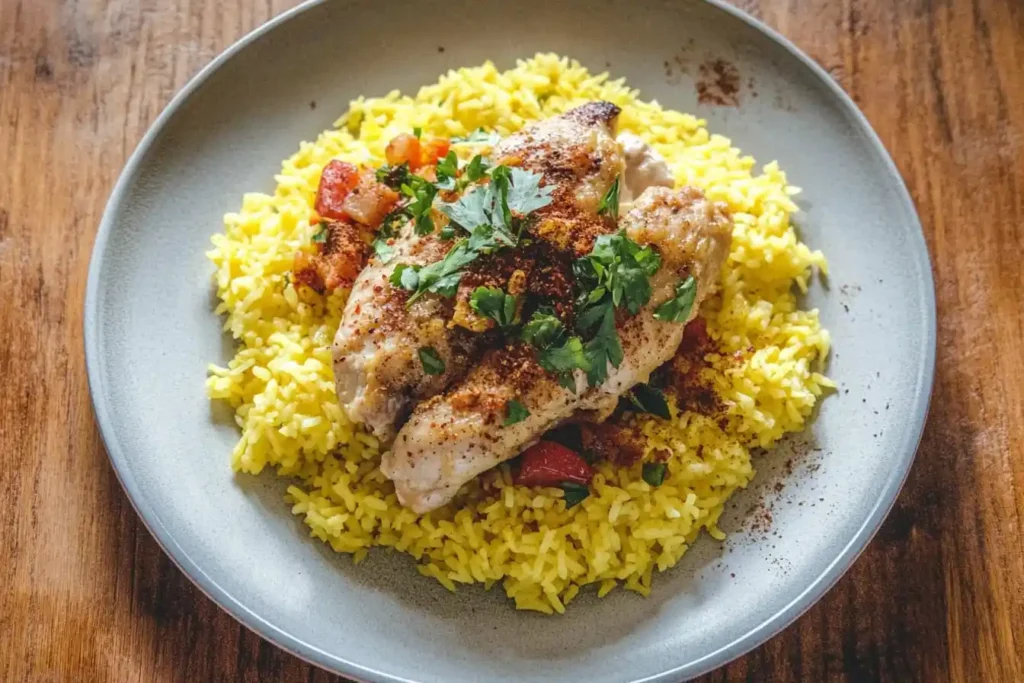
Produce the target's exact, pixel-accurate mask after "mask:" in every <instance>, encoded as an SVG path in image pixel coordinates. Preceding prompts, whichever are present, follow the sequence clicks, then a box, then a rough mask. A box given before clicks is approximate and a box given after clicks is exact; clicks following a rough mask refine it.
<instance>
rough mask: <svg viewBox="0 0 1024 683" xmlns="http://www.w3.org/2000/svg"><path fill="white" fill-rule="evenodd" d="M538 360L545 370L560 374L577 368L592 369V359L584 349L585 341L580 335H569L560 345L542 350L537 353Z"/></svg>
mask: <svg viewBox="0 0 1024 683" xmlns="http://www.w3.org/2000/svg"><path fill="white" fill-rule="evenodd" d="M537 362H538V363H539V364H540V366H541V367H542V368H544V369H545V370H547V371H549V372H554V373H557V374H560V375H561V374H563V373H571V372H572V371H573V370H576V369H579V370H587V371H589V370H590V360H589V359H588V358H587V356H586V354H585V353H584V351H583V342H582V341H581V340H580V338H579V337H569V338H568V339H567V340H565V343H563V344H561V345H560V346H552V347H549V348H547V349H543V350H541V352H540V353H538V354H537Z"/></svg>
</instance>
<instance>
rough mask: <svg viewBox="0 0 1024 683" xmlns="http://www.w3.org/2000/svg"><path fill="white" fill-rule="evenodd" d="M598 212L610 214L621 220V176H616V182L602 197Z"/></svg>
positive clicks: (614, 218)
mask: <svg viewBox="0 0 1024 683" xmlns="http://www.w3.org/2000/svg"><path fill="white" fill-rule="evenodd" d="M597 213H598V214H599V215H604V214H608V215H609V216H611V217H612V219H613V220H619V176H616V177H615V182H613V183H612V186H611V187H609V188H608V191H607V192H605V193H604V196H603V197H601V202H600V203H599V204H598V205H597Z"/></svg>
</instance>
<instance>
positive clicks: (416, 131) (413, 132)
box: [412, 126, 423, 140]
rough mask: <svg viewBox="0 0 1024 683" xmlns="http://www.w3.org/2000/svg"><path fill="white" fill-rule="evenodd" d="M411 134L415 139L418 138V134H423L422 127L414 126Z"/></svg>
mask: <svg viewBox="0 0 1024 683" xmlns="http://www.w3.org/2000/svg"><path fill="white" fill-rule="evenodd" d="M412 134H413V135H415V136H416V139H417V140H418V139H419V138H420V136H421V135H423V129H422V128H420V127H419V126H416V127H414V128H413V129H412Z"/></svg>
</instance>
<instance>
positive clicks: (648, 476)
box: [642, 462, 668, 486]
mask: <svg viewBox="0 0 1024 683" xmlns="http://www.w3.org/2000/svg"><path fill="white" fill-rule="evenodd" d="M666 469H668V466H667V465H666V464H665V463H663V462H645V463H644V466H643V473H642V476H643V478H644V481H646V482H647V483H648V484H650V485H651V486H661V484H662V483H663V482H664V481H665V470H666Z"/></svg>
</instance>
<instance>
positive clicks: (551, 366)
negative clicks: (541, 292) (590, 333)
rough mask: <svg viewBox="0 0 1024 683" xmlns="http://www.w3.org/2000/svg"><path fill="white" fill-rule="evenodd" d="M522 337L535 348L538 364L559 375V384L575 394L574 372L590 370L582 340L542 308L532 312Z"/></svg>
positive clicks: (549, 311) (522, 331)
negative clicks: (571, 334) (571, 335)
mask: <svg viewBox="0 0 1024 683" xmlns="http://www.w3.org/2000/svg"><path fill="white" fill-rule="evenodd" d="M519 337H520V339H522V340H523V341H525V342H526V343H528V344H530V345H531V346H533V347H534V349H535V350H536V352H537V363H538V364H539V365H540V366H541V367H542V368H544V369H545V370H547V371H548V372H552V373H554V374H555V375H557V376H558V383H559V384H561V385H562V386H563V387H565V388H566V389H569V390H570V391H573V392H575V391H576V380H575V379H574V377H573V371H574V370H584V371H587V370H590V361H589V360H588V359H587V356H586V353H585V351H584V346H583V341H582V340H581V339H580V338H579V337H570V336H569V335H568V333H567V332H566V330H565V325H564V324H563V323H562V321H561V320H559V319H558V318H557V317H555V315H554V313H553V312H552V311H551V309H548V308H540V309H538V310H536V311H534V312H533V316H531V318H530V320H529V322H527V323H526V324H525V325H523V328H522V329H521V330H520V332H519Z"/></svg>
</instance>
